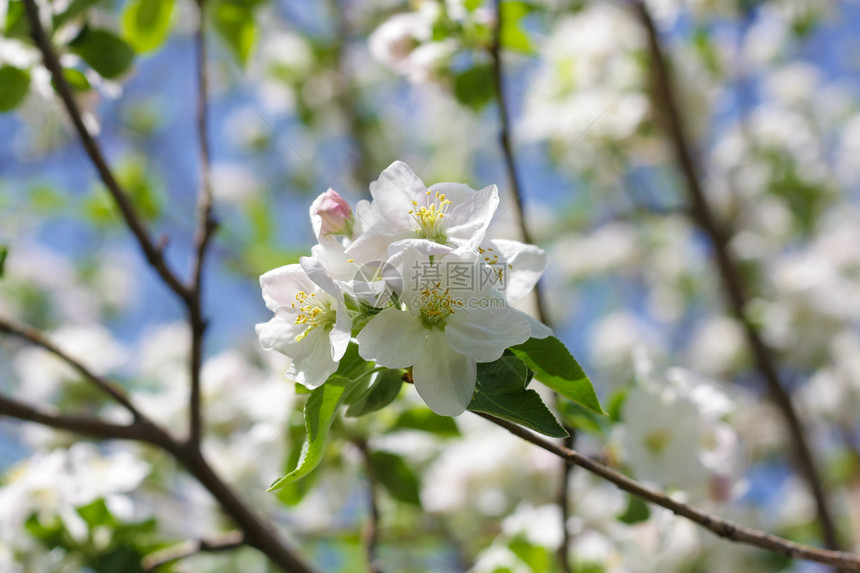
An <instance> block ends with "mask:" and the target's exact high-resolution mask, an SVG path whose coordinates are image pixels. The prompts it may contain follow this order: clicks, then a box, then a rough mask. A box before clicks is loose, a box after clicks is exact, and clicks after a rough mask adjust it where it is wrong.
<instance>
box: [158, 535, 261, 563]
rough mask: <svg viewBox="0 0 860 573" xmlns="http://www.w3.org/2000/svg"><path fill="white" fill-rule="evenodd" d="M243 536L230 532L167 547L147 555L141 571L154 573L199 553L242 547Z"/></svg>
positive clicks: (243, 544) (243, 543)
mask: <svg viewBox="0 0 860 573" xmlns="http://www.w3.org/2000/svg"><path fill="white" fill-rule="evenodd" d="M245 545H246V544H245V536H244V535H242V532H241V531H231V532H229V533H225V534H223V535H219V536H218V537H214V538H212V539H198V540H194V541H186V542H185V543H181V544H179V545H176V546H174V547H168V548H167V549H163V550H161V551H157V552H155V553H152V554H150V555H147V556H146V557H145V558H144V560H143V564H142V565H143V569H144V571H146V572H147V573H155V571H156V570H158V568H159V567H162V566H164V565H169V564H171V563H174V562H176V561H179V560H181V559H186V558H188V557H193V556H194V555H198V554H200V553H220V552H222V551H232V550H234V549H239V548H241V547H244V546H245Z"/></svg>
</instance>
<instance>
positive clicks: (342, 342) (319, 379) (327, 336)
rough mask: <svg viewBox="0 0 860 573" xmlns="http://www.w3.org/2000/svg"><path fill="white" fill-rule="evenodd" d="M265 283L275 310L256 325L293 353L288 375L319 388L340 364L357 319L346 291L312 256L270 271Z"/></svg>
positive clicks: (267, 339)
mask: <svg viewBox="0 0 860 573" xmlns="http://www.w3.org/2000/svg"><path fill="white" fill-rule="evenodd" d="M260 285H261V287H262V289H263V299H264V300H265V301H266V306H267V307H268V308H269V310H271V311H272V312H274V313H275V316H274V317H273V318H272V319H271V320H270V321H269V322H267V323H262V324H258V325H257V334H258V335H259V337H260V344H261V345H262V347H263V348H264V349H266V350H277V351H278V352H280V353H281V354H285V355H286V356H289V357H290V358H292V359H293V362H292V365H291V366H290V369H289V370H288V371H287V376H288V377H290V378H293V379H295V380H296V381H297V382H299V383H300V384H303V385H305V386H307V387H308V388H316V387H317V386H319V385H321V384H322V383H323V382H325V381H326V379H327V378H328V377H329V376H330V375H331V374H333V373H334V371H335V370H337V365H338V362H339V361H340V359H341V358H343V355H344V353H345V352H346V347H347V345H348V344H349V339H350V332H351V329H352V319H351V318H350V315H349V313H348V312H347V309H346V306H345V301H344V296H343V292H342V291H341V289H340V287H339V286H337V284H335V282H334V280H332V278H331V277H329V276H328V274H326V272H325V269H324V267H323V266H322V265H321V264H320V263H319V261H317V260H316V259H313V258H311V257H302V259H301V260H300V263H299V264H294V265H287V266H284V267H280V268H277V269H275V270H272V271H269V272H267V273H266V274H264V275H263V276H261V277H260Z"/></svg>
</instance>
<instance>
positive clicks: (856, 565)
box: [478, 414, 860, 571]
mask: <svg viewBox="0 0 860 573" xmlns="http://www.w3.org/2000/svg"><path fill="white" fill-rule="evenodd" d="M478 415H479V416H481V417H482V418H486V419H487V420H489V421H491V422H493V423H494V424H496V425H498V426H501V427H502V428H505V429H506V430H508V431H509V432H511V433H512V434H514V435H515V436H518V437H520V438H522V439H524V440H526V441H528V442H531V443H532V444H534V445H536V446H538V447H540V448H543V449H544V450H546V451H548V452H550V453H552V454H555V455H556V456H558V457H560V458H562V459H564V460H565V461H566V462H567V463H569V464H574V465H577V466H579V467H581V468H582V469H584V470H586V471H588V472H591V473H593V474H594V475H596V476H598V477H601V478H603V479H605V480H606V481H609V482H612V483H613V484H615V485H616V486H618V488H619V489H622V490H624V491H626V492H628V493H631V494H633V495H635V496H636V497H639V498H641V499H643V500H645V501H647V502H650V503H653V504H655V505H659V506H660V507H665V508H666V509H668V510H670V511H672V512H673V513H674V514H676V515H680V516H681V517H684V518H686V519H689V520H690V521H692V522H694V523H697V524H698V525H701V526H702V527H704V528H705V529H707V530H709V531H710V532H712V533H714V534H715V535H717V536H719V537H723V538H725V539H728V540H731V541H734V542H737V543H743V544H745V545H751V546H753V547H758V548H760V549H765V550H767V551H771V552H773V553H778V554H780V555H784V556H786V557H789V558H791V559H804V560H807V561H814V562H816V563H823V564H824V565H833V566H836V567H840V568H842V569H844V570H847V571H860V556H858V555H854V554H852V553H846V552H844V551H832V550H829V549H818V548H816V547H810V546H808V545H803V544H800V543H795V542H793V541H789V540H788V539H783V538H781V537H777V536H775V535H771V534H769V533H765V532H763V531H759V530H756V529H750V528H748V527H743V526H740V525H737V524H736V523H733V522H731V521H728V520H725V519H722V518H720V517H717V516H716V515H713V514H710V513H708V512H706V511H703V510H701V509H699V508H697V507H695V506H693V505H689V504H686V503H682V502H680V501H676V500H674V499H672V498H671V497H669V496H668V495H666V494H664V493H662V492H660V491H657V490H655V489H651V488H649V487H646V486H644V485H642V484H641V483H639V482H637V481H636V480H633V479H631V478H629V477H627V476H625V475H623V474H620V473H618V472H616V471H615V470H613V469H611V468H609V467H607V466H605V465H603V464H601V463H598V462H596V461H594V460H592V459H590V458H588V457H586V456H583V455H582V454H580V453H579V452H577V451H575V450H571V449H568V448H565V447H563V446H558V445H556V444H554V443H552V442H550V441H549V440H545V439H543V438H541V437H539V436H537V435H536V434H534V433H532V432H531V431H529V430H526V429H525V428H522V427H520V426H517V425H516V424H512V423H510V422H506V421H504V420H500V419H498V418H495V417H493V416H490V415H488V414H478Z"/></svg>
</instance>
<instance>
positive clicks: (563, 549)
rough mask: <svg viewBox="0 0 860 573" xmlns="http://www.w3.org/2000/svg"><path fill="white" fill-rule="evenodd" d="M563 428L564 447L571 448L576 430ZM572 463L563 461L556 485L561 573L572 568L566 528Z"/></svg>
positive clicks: (568, 532)
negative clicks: (559, 520)
mask: <svg viewBox="0 0 860 573" xmlns="http://www.w3.org/2000/svg"><path fill="white" fill-rule="evenodd" d="M564 429H565V430H567V432H568V433H569V434H570V435H569V436H568V437H566V438H565V439H564V447H565V448H567V449H568V450H572V449H573V447H574V444H575V443H576V432H575V431H574V430H573V428H570V427H568V426H567V425H565V426H564ZM575 467H576V466H574V465H573V464H568V463H563V464H562V465H561V481H560V483H559V486H558V497H557V498H556V503H557V504H558V506H559V507H560V508H561V545H560V546H559V548H558V562H559V564H560V565H561V570H562V573H572V572H573V568H572V567H571V563H570V546H571V543H572V542H573V539H572V538H571V535H570V530H569V529H568V528H567V522H568V521H569V520H570V516H571V514H572V511H573V508H572V507H571V503H570V494H569V492H570V476H571V473H572V472H573V468H575Z"/></svg>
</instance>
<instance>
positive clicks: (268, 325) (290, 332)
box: [256, 315, 305, 356]
mask: <svg viewBox="0 0 860 573" xmlns="http://www.w3.org/2000/svg"><path fill="white" fill-rule="evenodd" d="M304 329H305V325H303V324H302V325H297V324H295V322H294V321H290V320H285V319H284V318H283V317H281V316H277V315H276V316H275V317H273V318H272V319H271V320H270V321H269V322H264V323H261V324H258V325H257V326H256V330H257V336H259V337H260V346H262V347H263V349H264V350H276V351H278V352H280V353H281V354H286V355H287V356H292V355H293V354H295V346H296V337H297V336H298V335H300V334H301V333H302V331H303V330H304Z"/></svg>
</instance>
